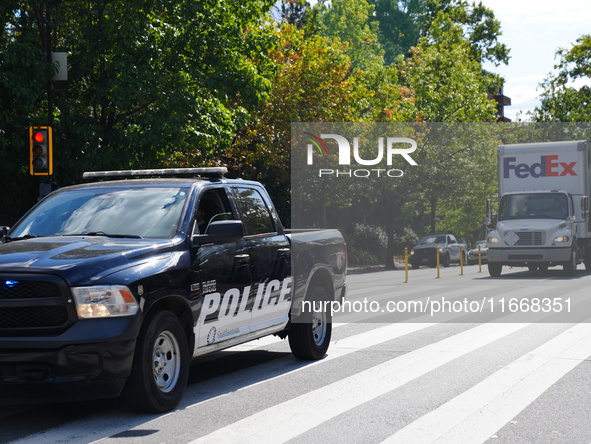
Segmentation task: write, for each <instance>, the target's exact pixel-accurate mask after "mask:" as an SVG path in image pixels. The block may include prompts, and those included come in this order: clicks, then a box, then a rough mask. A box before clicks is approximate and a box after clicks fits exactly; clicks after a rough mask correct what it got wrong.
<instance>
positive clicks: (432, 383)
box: [0, 274, 591, 444]
mask: <svg viewBox="0 0 591 444" xmlns="http://www.w3.org/2000/svg"><path fill="white" fill-rule="evenodd" d="M385 276H386V275H385V274H380V276H376V277H374V278H373V282H374V284H375V285H376V286H377V287H379V286H380V281H379V279H384V285H383V288H384V290H383V292H377V293H376V294H374V295H373V296H374V297H375V298H378V299H380V298H386V293H387V294H390V295H391V294H392V292H393V291H394V292H395V294H396V295H397V296H398V297H410V298H413V297H414V298H417V299H419V298H425V297H427V295H428V294H429V293H430V292H432V291H433V290H434V289H436V290H437V291H438V292H439V293H440V294H447V295H449V297H450V298H451V297H466V296H469V295H470V294H471V293H472V292H473V291H474V290H473V285H475V280H474V279H472V278H470V277H468V278H466V279H464V280H462V281H460V280H459V279H448V280H447V281H445V282H441V283H438V284H437V285H436V286H435V285H433V282H432V281H428V280H425V281H424V283H417V284H415V285H414V286H412V287H411V286H397V287H396V286H394V287H393V286H392V284H389V283H388V280H387V279H385ZM366 278H367V277H365V278H364V277H357V276H352V277H350V280H349V286H350V291H349V294H350V296H351V297H353V298H355V297H361V296H362V295H364V294H366V293H365V292H364V291H363V290H362V289H363V286H364V285H367V284H366V281H365V280H364V279H366ZM370 279H371V278H370ZM590 282H591V276H583V277H580V278H579V279H578V280H576V281H572V280H570V281H562V280H560V279H555V280H552V279H550V280H544V282H543V283H540V282H539V281H536V280H534V279H532V280H529V279H522V280H521V281H519V282H518V283H517V284H516V282H515V281H510V280H508V281H502V280H489V281H484V282H482V281H481V282H479V285H480V287H479V296H478V297H481V296H485V297H486V296H488V295H490V296H492V295H499V294H503V295H506V296H511V297H518V296H522V297H529V296H531V295H535V294H540V293H543V294H553V293H554V294H558V295H561V296H562V297H568V296H569V295H570V296H571V297H572V298H573V301H574V302H573V303H574V306H575V307H576V306H577V304H578V303H579V302H583V300H584V299H585V297H586V298H591V294H590V295H589V296H586V294H587V292H588V290H587V289H588V286H589V283H590ZM377 287H376V288H377ZM452 295H455V296H452ZM589 315H591V313H589ZM429 320H430V319H429V317H428V316H418V317H416V318H414V319H412V320H411V321H410V322H401V323H379V324H378V323H368V322H364V323H354V322H341V323H337V324H335V325H334V326H333V341H332V344H331V346H330V348H329V353H328V355H327V356H326V357H325V358H324V359H323V360H320V361H314V362H310V363H302V362H299V361H297V360H295V359H294V358H293V356H291V354H290V353H289V350H288V346H287V344H286V341H284V340H280V339H278V338H275V337H271V338H263V339H261V340H257V341H253V342H251V343H248V344H244V345H242V346H239V347H235V348H234V349H230V350H228V351H226V352H222V353H220V354H219V356H218V357H217V358H216V357H208V358H207V359H203V360H202V362H198V363H197V365H196V366H195V367H194V368H193V370H192V373H194V374H199V372H200V369H203V368H205V367H206V366H207V368H210V367H214V368H219V370H220V374H219V375H218V376H214V377H211V378H208V379H207V380H204V381H199V382H197V383H192V384H191V385H190V386H189V389H188V391H187V394H186V396H185V398H184V399H183V403H182V404H181V405H180V407H179V409H177V410H175V411H173V412H170V413H168V414H166V415H160V416H142V415H137V414H133V413H130V412H125V411H124V407H121V406H115V407H112V408H108V409H106V410H104V411H101V412H98V413H96V412H92V413H90V414H89V415H88V416H84V417H82V418H78V419H76V420H73V421H65V422H63V423H61V424H56V425H55V426H54V427H49V428H47V429H46V430H43V431H42V432H36V433H33V434H30V435H26V434H23V435H22V436H20V437H19V439H16V440H13V441H12V442H17V443H37V442H44V443H50V442H55V443H57V442H59V443H82V442H84V443H89V442H98V443H109V444H111V443H121V442H125V443H135V442H137V443H140V442H141V443H142V444H143V443H191V444H193V443H195V444H197V443H283V442H293V443H304V442H344V443H357V442H367V443H373V442H375V443H382V442H383V443H430V442H438V443H482V442H486V441H490V442H493V443H497V442H498V443H501V442H502V443H506V442H591V417H589V415H588V413H589V411H590V410H591V389H590V388H589V380H591V376H589V377H588V378H587V377H584V378H579V376H578V375H580V374H586V371H587V370H588V371H589V372H590V373H591V365H589V358H590V356H591V322H578V323H577V322H571V323H552V324H544V323H539V322H522V319H521V318H520V317H519V316H518V314H516V313H508V314H506V315H505V316H500V317H498V318H496V320H495V322H486V323H477V322H474V323H466V322H455V323H454V322H446V323H439V322H429ZM255 355H256V358H257V359H261V360H257V361H256V363H253V365H250V366H245V367H244V368H241V369H239V370H236V371H232V370H228V369H227V366H228V365H232V363H236V362H244V360H249V359H254V357H255ZM267 355H268V358H267ZM261 356H262V358H261ZM216 366H219V367H216ZM214 373H215V372H214ZM197 379H198V378H197ZM579 379H581V380H580V381H579ZM564 381H566V382H568V386H569V387H571V390H572V391H573V392H577V391H586V393H587V395H588V396H587V397H585V396H582V399H586V400H587V401H586V404H584V405H581V404H580V402H581V401H580V400H579V401H577V403H574V402H571V400H570V399H568V398H566V397H565V398H563V397H562V396H561V392H560V391H556V390H554V388H555V387H556V385H557V384H558V383H562V382H564ZM577 384H580V386H578V385H577ZM556 403H559V404H560V405H561V406H562V408H561V410H560V411H556V409H555V408H554V407H553V406H554V405H556ZM122 412H124V413H122ZM520 415H525V416H527V417H528V418H532V417H533V418H535V419H536V421H535V426H533V425H532V427H529V428H527V424H526V422H525V421H521V419H519V418H520ZM544 415H553V419H554V420H553V421H546V422H547V423H548V424H549V425H548V426H547V428H548V430H544V427H545V426H544V423H545V421H544ZM19 416H22V413H19ZM561 416H564V418H566V417H567V416H568V417H569V418H571V419H572V421H570V420H569V421H570V422H569V421H563V422H564V423H565V426H564V427H563V428H561V426H560V422H561V421H560V417H561ZM516 418H518V419H516ZM557 418H558V419H557ZM3 421H4V422H3ZM9 421H10V415H9V414H6V413H5V415H4V417H0V427H3V426H6V425H9ZM585 421H586V422H585ZM516 422H518V423H519V424H518V425H519V426H520V427H521V428H518V427H514V428H513V429H512V430H511V434H509V433H508V432H506V428H507V426H508V425H511V424H514V423H516ZM533 423H534V421H532V424H533ZM550 423H551V425H550ZM540 424H542V425H540ZM566 424H568V425H566ZM572 424H575V426H573V425H572ZM526 429H527V432H525V431H523V430H526ZM0 433H1V432H0ZM520 433H521V434H522V435H520ZM0 440H1V438H0Z"/></svg>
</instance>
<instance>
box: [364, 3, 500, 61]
mask: <svg viewBox="0 0 591 444" xmlns="http://www.w3.org/2000/svg"><path fill="white" fill-rule="evenodd" d="M373 3H374V4H375V10H376V14H375V16H374V19H375V20H376V21H377V22H378V23H379V35H380V42H381V43H382V45H383V46H384V48H385V49H386V56H385V57H386V62H387V63H393V62H394V60H395V59H396V57H397V56H399V55H406V54H408V52H409V51H410V49H411V48H412V47H413V46H416V45H417V44H418V42H419V39H420V38H421V37H429V36H430V34H431V27H432V25H433V23H434V22H435V20H436V19H437V16H438V14H439V13H440V12H441V13H444V14H446V15H447V16H448V17H449V18H450V20H451V21H452V22H453V23H454V24H456V25H458V26H459V27H460V28H461V29H462V34H463V37H464V38H465V39H466V40H467V41H468V42H469V43H470V49H471V52H472V55H473V58H474V59H475V60H478V61H480V62H484V61H485V60H486V61H490V62H492V63H493V64H496V65H498V64H500V63H504V64H506V63H507V62H508V60H509V49H508V48H507V46H506V45H505V44H503V43H500V42H499V41H498V39H499V37H500V35H501V24H500V22H499V21H498V20H497V19H496V18H495V16H494V13H493V12H492V10H490V9H488V8H486V7H485V6H484V5H483V4H482V2H478V3H476V2H472V3H469V2H468V1H466V0H373Z"/></svg>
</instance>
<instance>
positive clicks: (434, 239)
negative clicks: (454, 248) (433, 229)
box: [419, 236, 445, 245]
mask: <svg viewBox="0 0 591 444" xmlns="http://www.w3.org/2000/svg"><path fill="white" fill-rule="evenodd" d="M444 243H445V236H428V237H424V238H423V239H421V240H420V241H419V245H428V244H444Z"/></svg>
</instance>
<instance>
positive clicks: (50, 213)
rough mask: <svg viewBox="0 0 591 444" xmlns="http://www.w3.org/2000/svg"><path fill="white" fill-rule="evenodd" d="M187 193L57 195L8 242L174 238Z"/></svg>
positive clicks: (115, 190)
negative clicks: (81, 237)
mask: <svg viewBox="0 0 591 444" xmlns="http://www.w3.org/2000/svg"><path fill="white" fill-rule="evenodd" d="M187 195H188V188H182V187H143V188H141V187H101V188H83V189H77V190H66V191H63V192H58V193H56V194H54V195H53V196H50V197H49V198H47V199H46V200H44V201H43V202H42V203H41V204H40V205H39V206H37V207H35V208H34V209H33V211H32V212H31V213H29V214H28V215H27V216H26V217H25V218H24V219H22V220H21V221H20V222H19V223H18V224H17V225H16V226H15V227H13V229H12V230H11V231H10V237H11V238H13V239H14V238H21V237H29V236H30V237H37V236H68V235H70V236H71V235H81V234H86V235H107V236H113V237H136V238H137V237H142V238H143V237H158V238H162V237H164V238H170V237H172V236H173V235H174V234H175V233H176V231H177V227H178V222H179V218H180V216H181V213H182V210H183V206H184V203H185V201H186V197H187Z"/></svg>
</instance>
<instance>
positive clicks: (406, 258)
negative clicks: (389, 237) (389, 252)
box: [404, 247, 408, 284]
mask: <svg viewBox="0 0 591 444" xmlns="http://www.w3.org/2000/svg"><path fill="white" fill-rule="evenodd" d="M404 278H405V279H404V283H405V284H406V283H407V282H408V247H404Z"/></svg>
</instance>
